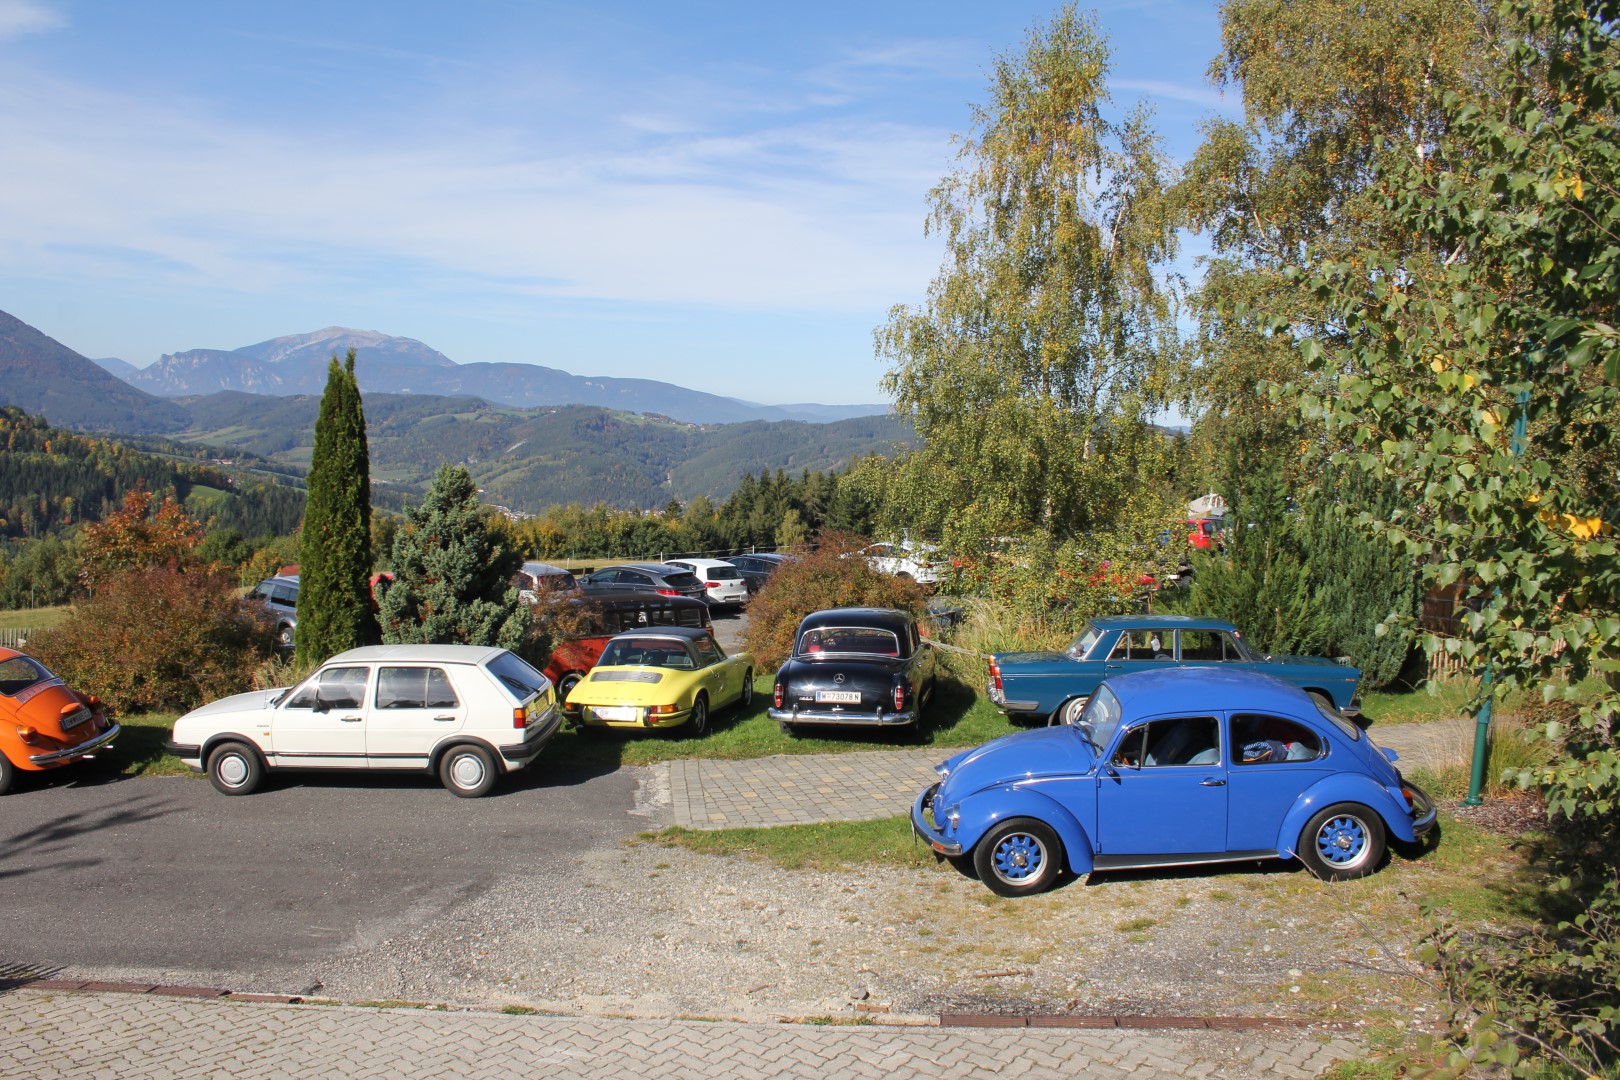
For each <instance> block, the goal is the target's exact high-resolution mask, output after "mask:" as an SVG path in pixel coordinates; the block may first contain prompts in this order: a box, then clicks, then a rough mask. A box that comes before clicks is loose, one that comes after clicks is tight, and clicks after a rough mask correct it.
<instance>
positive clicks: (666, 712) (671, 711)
mask: <svg viewBox="0 0 1620 1080" xmlns="http://www.w3.org/2000/svg"><path fill="white" fill-rule="evenodd" d="M647 711H648V712H649V713H651V714H652V715H653V716H674V715H675V712H676V708H675V706H673V705H654V706H653V707H652V708H651V709H648V710H647Z"/></svg>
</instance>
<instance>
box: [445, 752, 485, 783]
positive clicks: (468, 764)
mask: <svg viewBox="0 0 1620 1080" xmlns="http://www.w3.org/2000/svg"><path fill="white" fill-rule="evenodd" d="M450 775H451V777H453V778H454V779H455V781H456V784H457V785H458V786H460V787H475V786H477V784H478V783H479V781H481V780H483V779H484V763H483V762H481V761H479V760H478V758H476V757H475V756H473V755H472V754H462V755H461V756H460V757H458V758H456V760H455V761H454V762H453V763H452V764H451V765H450Z"/></svg>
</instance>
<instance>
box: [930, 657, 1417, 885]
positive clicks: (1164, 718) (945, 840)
mask: <svg viewBox="0 0 1620 1080" xmlns="http://www.w3.org/2000/svg"><path fill="white" fill-rule="evenodd" d="M1394 761H1395V754H1394V753H1393V752H1392V751H1389V750H1383V749H1381V748H1379V747H1377V746H1375V745H1374V744H1373V742H1372V740H1371V739H1370V738H1369V737H1368V736H1367V734H1366V733H1365V732H1364V731H1362V730H1361V729H1360V728H1359V727H1357V726H1356V725H1355V724H1353V723H1351V722H1350V721H1348V720H1346V719H1345V718H1344V717H1343V716H1341V715H1340V714H1339V713H1338V712H1337V711H1335V710H1334V709H1332V708H1331V707H1329V706H1326V705H1323V704H1321V703H1319V702H1318V701H1317V699H1315V698H1313V697H1312V696H1311V695H1309V694H1307V693H1306V692H1305V691H1303V690H1301V689H1299V688H1298V687H1295V686H1290V685H1289V684H1287V683H1285V682H1282V681H1281V680H1279V679H1274V678H1272V677H1271V676H1269V675H1261V674H1258V673H1256V672H1251V671H1240V670H1234V669H1228V668H1169V669H1164V670H1160V671H1144V672H1139V673H1137V674H1132V675H1123V676H1121V677H1119V678H1117V679H1110V680H1108V681H1107V682H1105V683H1103V684H1102V685H1101V686H1100V687H1098V689H1097V691H1096V693H1094V694H1093V695H1092V697H1091V701H1090V702H1089V703H1088V704H1087V706H1086V708H1085V711H1084V712H1083V713H1082V714H1081V715H1080V716H1079V718H1078V719H1077V720H1076V722H1075V723H1073V724H1058V725H1054V726H1052V727H1046V728H1038V729H1036V730H1033V731H1023V732H1018V733H1016V734H1013V735H1005V736H1003V737H1001V738H999V739H995V740H993V741H991V742H988V743H985V744H984V745H983V746H980V747H977V748H975V749H973V750H968V751H964V752H963V753H960V754H957V755H956V756H955V757H953V758H950V759H948V760H947V761H945V762H944V763H942V764H940V765H938V766H936V767H935V771H936V772H938V773H939V775H940V780H939V782H938V783H936V784H933V785H932V786H930V787H929V788H927V789H926V790H925V791H923V793H922V794H921V795H920V796H918V798H917V801H916V803H915V804H914V805H913V806H912V809H911V822H912V827H913V828H914V829H915V830H916V831H917V833H918V835H920V836H921V837H922V838H923V839H924V840H926V841H927V842H928V844H929V846H931V847H932V848H933V849H934V850H935V851H937V852H940V853H941V854H943V855H946V856H952V857H963V856H967V855H971V857H972V861H973V866H974V868H975V869H976V870H977V871H978V874H979V879H980V880H981V881H983V882H984V883H985V885H987V886H989V888H990V890H991V891H992V892H995V893H999V894H1001V895H1002V896H1023V895H1026V894H1028V893H1035V892H1040V891H1041V890H1042V889H1045V888H1048V887H1049V886H1051V885H1052V883H1053V882H1054V881H1056V880H1057V878H1058V876H1059V875H1060V874H1061V873H1062V872H1063V871H1064V870H1065V869H1067V870H1068V871H1070V872H1071V873H1073V874H1076V875H1084V874H1088V873H1090V872H1091V871H1093V870H1114V869H1122V868H1126V867H1133V868H1136V867H1153V866H1179V865H1183V864H1188V863H1207V862H1236V861H1243V860H1250V859H1286V858H1290V857H1292V858H1297V859H1298V860H1299V861H1300V862H1302V863H1304V864H1305V866H1306V868H1307V869H1309V870H1310V871H1311V873H1313V874H1315V875H1316V876H1317V877H1319V878H1322V879H1323V880H1326V881H1345V880H1349V879H1351V878H1358V877H1361V876H1363V875H1365V874H1369V873H1371V872H1372V871H1373V870H1374V869H1376V868H1377V867H1378V864H1379V863H1380V861H1381V860H1382V859H1383V855H1384V842H1385V837H1386V835H1387V836H1390V837H1394V838H1395V839H1397V840H1401V841H1406V842H1414V841H1416V840H1417V839H1418V838H1419V837H1421V836H1423V835H1424V834H1425V833H1427V832H1428V831H1429V830H1430V829H1431V828H1432V827H1433V826H1434V821H1435V814H1436V810H1435V806H1434V803H1433V801H1432V800H1430V798H1429V797H1428V796H1427V795H1425V794H1424V793H1423V792H1422V791H1421V790H1419V789H1418V788H1417V787H1416V786H1415V785H1413V784H1411V783H1409V782H1408V781H1406V780H1404V779H1402V777H1401V774H1400V773H1399V772H1398V771H1397V770H1396V769H1395V766H1394V764H1393V762H1394Z"/></svg>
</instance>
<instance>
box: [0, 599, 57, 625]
mask: <svg viewBox="0 0 1620 1080" xmlns="http://www.w3.org/2000/svg"><path fill="white" fill-rule="evenodd" d="M72 610H73V608H72V605H70V604H58V605H57V606H55V607H37V608H18V609H17V610H15V611H0V628H3V629H6V630H41V629H44V628H45V627H47V626H55V625H56V624H57V623H59V622H61V621H62V620H63V619H65V618H67V614H68V612H69V611H72Z"/></svg>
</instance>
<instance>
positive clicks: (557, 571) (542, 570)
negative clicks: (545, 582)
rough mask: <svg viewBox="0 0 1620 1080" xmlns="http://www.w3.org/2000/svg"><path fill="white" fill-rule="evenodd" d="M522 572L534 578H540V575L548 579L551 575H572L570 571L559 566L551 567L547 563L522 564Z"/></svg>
mask: <svg viewBox="0 0 1620 1080" xmlns="http://www.w3.org/2000/svg"><path fill="white" fill-rule="evenodd" d="M523 572H524V573H525V574H530V575H533V576H535V577H540V576H542V575H544V576H547V577H550V576H552V575H562V574H572V573H573V571H572V570H564V569H563V568H562V567H560V566H552V565H551V564H550V563H548V562H526V563H524V564H523Z"/></svg>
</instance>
